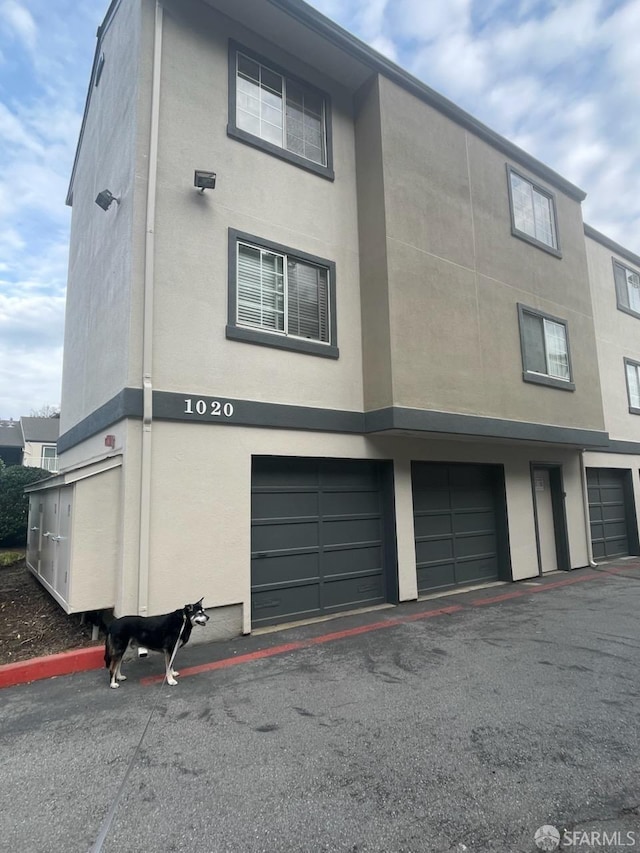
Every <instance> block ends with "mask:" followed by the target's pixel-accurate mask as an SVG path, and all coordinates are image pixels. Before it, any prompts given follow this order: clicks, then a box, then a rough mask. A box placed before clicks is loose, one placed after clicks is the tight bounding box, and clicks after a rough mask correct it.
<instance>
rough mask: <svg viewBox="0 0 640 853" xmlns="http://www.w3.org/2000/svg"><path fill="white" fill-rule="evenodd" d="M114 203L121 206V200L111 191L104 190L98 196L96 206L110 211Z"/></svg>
mask: <svg viewBox="0 0 640 853" xmlns="http://www.w3.org/2000/svg"><path fill="white" fill-rule="evenodd" d="M113 201H115V203H116V204H120V199H119V198H116V196H114V195H113V193H112V192H111V190H102V192H99V193H98V195H97V196H96V204H97V205H98V207H101V208H102V209H103V210H109V208H110V207H111V202H113Z"/></svg>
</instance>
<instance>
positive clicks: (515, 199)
mask: <svg viewBox="0 0 640 853" xmlns="http://www.w3.org/2000/svg"><path fill="white" fill-rule="evenodd" d="M508 175H509V200H510V205H511V230H512V233H513V234H514V235H515V236H516V237H522V238H524V239H525V240H527V241H528V242H530V243H534V244H535V245H537V246H540V247H541V248H544V249H546V250H548V251H551V252H552V254H555V255H558V256H559V255H560V251H559V243H558V229H557V223H556V207H555V200H554V197H553V195H552V194H551V193H549V192H547V190H545V189H543V188H542V187H540V186H538V185H537V184H534V183H533V182H532V181H530V180H529V179H528V178H525V177H523V176H522V175H520V174H519V173H518V172H516V171H514V170H513V169H512V168H510V167H508Z"/></svg>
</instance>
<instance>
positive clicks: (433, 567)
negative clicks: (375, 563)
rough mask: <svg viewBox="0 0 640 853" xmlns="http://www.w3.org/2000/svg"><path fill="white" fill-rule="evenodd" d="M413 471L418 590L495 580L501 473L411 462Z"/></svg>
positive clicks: (500, 540) (500, 555) (485, 467)
mask: <svg viewBox="0 0 640 853" xmlns="http://www.w3.org/2000/svg"><path fill="white" fill-rule="evenodd" d="M411 473H412V482H413V513H414V525H415V539H416V563H417V571H418V591H419V592H422V593H424V592H433V591H434V590H439V589H447V588H449V587H455V586H458V585H461V584H471V583H478V582H485V581H492V580H498V578H499V576H500V565H501V559H503V558H504V550H503V551H502V552H501V551H500V549H501V548H503V549H504V547H505V546H504V535H503V534H502V526H501V523H500V516H499V507H500V498H499V494H500V492H499V489H500V482H501V469H500V468H498V467H497V466H492V465H448V464H442V463H427V462H414V463H413V465H412V470H411Z"/></svg>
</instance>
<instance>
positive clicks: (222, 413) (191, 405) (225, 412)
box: [184, 397, 233, 418]
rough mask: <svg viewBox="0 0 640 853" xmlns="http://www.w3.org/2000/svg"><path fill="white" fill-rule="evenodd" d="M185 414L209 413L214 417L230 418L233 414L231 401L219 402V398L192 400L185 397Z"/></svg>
mask: <svg viewBox="0 0 640 853" xmlns="http://www.w3.org/2000/svg"><path fill="white" fill-rule="evenodd" d="M184 413H185V415H210V416H211V417H214V418H220V417H224V418H230V417H231V416H232V415H233V405H232V404H231V403H221V402H220V400H210V401H209V402H207V400H193V399H192V398H191V397H187V399H186V400H185V401H184Z"/></svg>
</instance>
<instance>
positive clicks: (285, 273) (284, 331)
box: [227, 229, 338, 358]
mask: <svg viewBox="0 0 640 853" xmlns="http://www.w3.org/2000/svg"><path fill="white" fill-rule="evenodd" d="M227 337H228V338H234V339H236V340H244V341H250V342H253V343H259V344H264V345H266V346H275V347H281V348H285V349H293V350H298V351H299V352H307V353H313V354H315V355H322V356H326V357H329V358H337V357H338V349H337V344H336V322H335V264H334V263H332V262H331V261H327V260H324V259H322V258H316V257H315V256H313V255H308V254H306V253H304V252H297V251H294V250H293V249H289V248H287V247H286V246H281V245H279V244H277V243H271V242H269V241H266V240H261V239H260V238H258V237H253V236H251V235H250V234H243V233H241V232H239V231H235V230H234V229H229V323H228V325H227Z"/></svg>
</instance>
